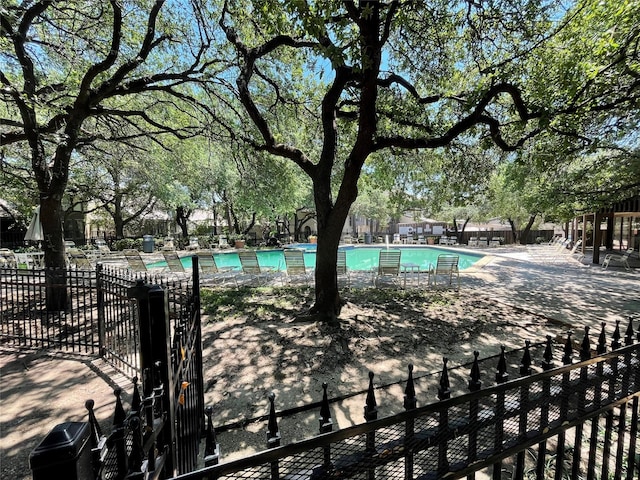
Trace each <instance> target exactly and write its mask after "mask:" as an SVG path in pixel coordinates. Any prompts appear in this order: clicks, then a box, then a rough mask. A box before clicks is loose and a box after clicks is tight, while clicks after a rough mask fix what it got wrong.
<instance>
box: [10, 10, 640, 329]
mask: <svg viewBox="0 0 640 480" xmlns="http://www.w3.org/2000/svg"><path fill="white" fill-rule="evenodd" d="M638 25H640V9H638V8H637V2H635V1H634V0H615V1H614V0H604V1H595V0H576V1H572V2H563V1H560V0H543V1H539V0H495V1H492V2H472V1H462V2H460V1H456V2H454V1H448V0H437V1H431V0H428V1H416V0H389V1H385V2H383V1H378V0H359V1H350V0H220V1H204V0H202V1H198V0H191V1H184V2H164V1H157V2H154V3H152V4H149V5H146V4H145V3H140V2H136V1H133V0H131V1H117V0H110V1H108V2H98V3H95V2H56V1H46V0H41V1H38V2H26V3H20V2H17V1H16V0H12V1H9V2H5V4H4V5H3V6H2V7H0V29H1V30H0V54H1V55H2V60H1V62H0V85H1V86H2V88H1V89H0V96H1V97H2V99H3V100H4V102H3V103H2V105H1V106H0V144H1V145H2V152H3V158H5V159H9V160H13V159H15V158H25V157H29V158H30V162H31V170H32V172H33V178H34V180H35V182H36V184H37V186H38V190H39V196H40V203H41V208H42V209H43V211H44V218H46V219H47V220H46V221H45V222H44V225H43V227H44V230H45V235H47V242H45V243H46V245H45V262H46V263H47V265H50V266H61V265H62V262H63V256H62V240H63V238H62V233H61V227H60V218H61V213H62V212H61V205H62V202H61V198H62V195H63V194H64V192H65V189H66V188H67V184H68V181H69V175H70V169H71V168H72V163H71V162H72V159H73V155H74V154H75V152H78V151H79V150H81V149H83V148H88V146H90V145H95V144H96V143H98V142H101V141H102V142H117V143H120V144H122V145H126V146H128V147H131V148H136V147H137V146H138V145H137V143H138V140H139V139H140V138H144V139H146V140H145V142H146V141H149V142H153V143H155V145H157V147H158V148H159V149H162V148H168V149H169V150H170V151H171V152H173V154H172V155H173V158H169V159H166V160H168V161H169V160H170V161H169V163H167V164H166V165H168V166H170V170H171V169H173V172H176V171H179V172H180V173H181V175H178V174H174V175H173V177H174V178H173V179H172V182H167V185H164V187H167V186H168V187H170V188H168V189H167V190H166V192H165V200H166V201H167V202H169V203H171V202H173V204H174V206H175V207H176V208H183V209H184V208H189V206H190V205H196V204H197V203H198V202H200V201H202V198H204V197H206V196H209V195H210V196H211V197H212V201H213V199H216V201H220V200H221V201H223V202H225V203H226V205H227V212H228V213H227V215H228V218H229V219H230V223H233V221H232V220H231V213H230V212H231V211H232V210H233V211H236V212H240V211H242V212H245V213H246V215H247V217H245V221H246V222H250V221H251V220H250V218H251V217H252V216H253V214H254V213H256V214H264V215H266V214H268V212H271V213H272V214H275V215H279V214H280V213H282V211H283V209H289V208H292V207H294V206H295V204H296V203H297V202H300V199H301V198H303V197H304V190H305V188H311V189H312V192H313V202H314V208H315V211H316V214H317V222H318V255H317V266H316V267H317V268H316V302H315V305H314V307H313V309H312V311H313V312H315V313H317V314H319V315H320V316H321V317H322V318H327V319H333V318H335V316H336V315H337V314H338V313H339V310H340V297H339V292H338V288H337V276H336V269H335V265H336V256H337V246H338V242H339V239H340V235H341V232H342V228H343V225H344V223H345V220H346V219H347V216H348V215H349V212H350V211H351V209H352V207H353V206H354V202H355V201H356V199H357V198H358V195H359V187H361V188H362V189H363V191H365V192H366V194H367V196H368V197H369V198H371V199H374V200H369V201H363V202H362V204H361V205H359V206H358V205H357V204H356V207H357V208H361V209H363V211H364V209H365V205H366V204H367V203H369V204H370V206H373V205H372V204H374V203H376V202H382V201H384V200H386V198H390V199H391V200H393V199H394V198H396V199H400V198H404V199H405V200H406V199H409V198H412V199H416V198H418V199H419V193H421V192H422V193H426V194H427V195H428V197H427V198H431V199H432V201H434V202H435V201H437V202H440V203H441V205H435V207H434V208H444V207H446V208H452V207H456V206H462V205H464V204H465V203H468V202H469V201H471V200H472V199H473V198H475V197H476V196H478V198H483V195H484V194H485V192H486V191H487V188H488V185H489V182H488V180H489V178H490V176H491V173H492V172H493V171H494V169H495V168H496V166H497V165H498V164H499V163H506V164H508V165H511V167H509V168H506V169H505V170H501V171H500V177H499V178H498V177H496V178H495V179H494V181H496V182H497V181H498V180H504V181H507V182H509V186H510V187H511V188H510V190H513V191H514V192H515V193H518V192H517V189H518V188H522V189H529V188H531V187H532V185H535V188H536V190H535V191H536V195H535V196H533V195H530V196H529V199H528V200H526V202H524V203H523V204H522V208H523V209H524V211H526V210H531V211H529V212H528V213H529V215H531V214H533V213H536V212H537V211H539V210H541V209H550V208H551V206H552V205H553V203H554V198H563V199H564V200H560V202H565V203H564V206H563V207H562V208H558V209H556V213H557V214H560V213H561V212H564V213H563V214H566V212H568V211H570V210H571V209H572V208H586V207H587V206H589V205H593V204H594V203H595V202H594V201H593V198H594V197H597V198H598V201H606V199H607V198H614V197H615V196H616V195H621V194H622V192H625V191H627V192H628V191H630V190H632V189H637V164H638V161H637V158H638V156H637V152H638V145H637V140H638V139H637V126H638V95H639V93H640V88H639V87H640V59H639V51H638V43H639V38H640V36H639V30H640V28H639V27H638ZM168 136H171V137H172V138H173V140H172V141H168V140H165V139H166V138H168ZM198 136H201V137H202V138H206V140H202V139H200V140H195V142H196V143H195V144H193V145H197V147H196V148H188V147H187V145H188V141H190V140H188V139H191V138H194V137H198ZM172 142H173V144H172V145H171V146H169V144H170V143H172ZM149 151H150V150H149ZM211 151H215V152H216V153H220V155H217V154H216V155H214V157H215V162H214V163H215V169H216V171H218V172H220V175H219V176H218V177H217V178H216V179H215V180H212V181H211V182H210V183H209V184H208V185H207V182H200V181H199V180H202V177H201V176H200V177H198V178H193V176H194V172H197V171H202V170H201V169H202V164H203V163H205V162H203V159H202V158H200V157H201V156H204V155H205V154H206V153H209V157H208V158H209V159H210V158H212V157H211V155H210V153H211ZM523 152H525V153H523ZM159 157H160V156H158V157H154V159H157V158H159ZM154 161H155V160H154ZM207 161H209V160H207ZM225 163H226V164H227V165H233V166H234V167H236V168H235V171H237V173H235V172H234V173H230V172H228V171H227V170H225V168H224V165H225ZM161 170H162V169H161ZM621 171H622V172H621ZM300 172H301V173H303V174H304V178H300V176H299V173H300ZM536 175H537V177H536ZM239 176H242V182H243V184H244V185H245V186H247V187H249V188H245V189H243V188H237V187H239V185H240V184H239V183H238V182H237V181H236V180H234V177H235V178H236V179H237V178H239ZM364 176H366V177H368V178H369V180H367V179H364V178H363V177H364ZM183 177H184V178H183ZM532 177H535V178H537V179H539V178H546V179H549V182H547V183H545V182H537V183H536V182H534V183H531V178H532ZM205 178H206V177H205ZM371 179H377V181H378V182H379V183H378V185H388V186H391V188H390V189H389V190H388V191H387V192H381V191H380V190H379V189H376V188H372V185H373V184H372V183H370V180H371ZM572 179H576V180H580V181H572ZM283 184H284V185H292V186H293V188H290V189H282V188H278V187H279V185H283ZM407 187H409V188H407ZM158 188H159V189H160V190H159V191H158V192H154V194H157V195H160V196H162V195H161V194H162V185H158ZM403 188H405V191H403ZM230 192H233V199H232V200H231V199H230V198H229V197H227V198H226V199H225V196H227V195H228V194H229V193H230ZM276 192H277V194H276ZM581 192H582V193H583V195H582V197H583V198H582V199H581V200H580V201H578V202H576V199H577V198H579V197H580V193H581ZM381 193H382V194H383V195H381ZM518 198H519V200H523V201H524V200H525V196H523V195H519V196H518ZM375 199H378V200H375ZM363 200H364V199H363ZM403 201H404V200H403ZM578 204H580V205H578ZM366 210H367V211H373V209H371V208H367V209H366ZM376 210H377V209H376ZM534 210H535V211H536V212H534ZM376 215H380V216H382V215H384V212H383V211H377V212H376Z"/></svg>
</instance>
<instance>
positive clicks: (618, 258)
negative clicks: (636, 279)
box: [602, 248, 635, 270]
mask: <svg viewBox="0 0 640 480" xmlns="http://www.w3.org/2000/svg"><path fill="white" fill-rule="evenodd" d="M634 251H635V250H634V249H633V248H629V249H627V251H626V252H624V254H623V255H617V254H615V253H608V254H607V255H605V257H604V260H603V261H602V268H603V269H605V270H606V269H607V267H608V266H609V264H610V263H611V262H616V263H620V264H621V265H622V266H623V267H624V269H625V270H631V267H630V266H629V257H630V256H631V254H632V253H633V252H634Z"/></svg>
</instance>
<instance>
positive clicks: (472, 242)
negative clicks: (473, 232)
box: [467, 237, 478, 247]
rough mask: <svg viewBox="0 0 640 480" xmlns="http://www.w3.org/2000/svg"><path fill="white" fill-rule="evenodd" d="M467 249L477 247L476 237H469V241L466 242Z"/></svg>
mask: <svg viewBox="0 0 640 480" xmlns="http://www.w3.org/2000/svg"><path fill="white" fill-rule="evenodd" d="M467 245H468V246H469V247H477V246H478V237H469V241H468V242H467Z"/></svg>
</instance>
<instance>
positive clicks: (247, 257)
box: [234, 250, 278, 286]
mask: <svg viewBox="0 0 640 480" xmlns="http://www.w3.org/2000/svg"><path fill="white" fill-rule="evenodd" d="M238 258H239V259H240V266H241V267H242V273H244V274H245V275H247V276H249V277H252V278H255V279H256V280H257V281H258V284H262V283H266V280H267V279H268V278H269V277H271V276H273V274H275V273H277V271H278V269H277V268H273V267H262V266H261V265H260V263H259V262H258V256H257V255H256V252H255V250H239V251H238ZM234 280H235V281H236V286H237V285H238V279H237V276H236V277H234Z"/></svg>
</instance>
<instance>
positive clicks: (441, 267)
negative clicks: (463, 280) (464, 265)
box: [428, 254, 460, 289]
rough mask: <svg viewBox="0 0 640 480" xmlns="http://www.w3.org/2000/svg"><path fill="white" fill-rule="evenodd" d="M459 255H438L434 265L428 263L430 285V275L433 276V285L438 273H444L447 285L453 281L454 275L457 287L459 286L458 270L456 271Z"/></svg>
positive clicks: (436, 281)
mask: <svg viewBox="0 0 640 480" xmlns="http://www.w3.org/2000/svg"><path fill="white" fill-rule="evenodd" d="M459 260H460V257H459V256H458V255H450V254H442V255H438V260H437V261H436V264H435V266H434V265H433V264H430V265H429V278H428V284H429V285H431V276H433V286H434V287H435V286H436V285H437V283H438V275H445V276H446V277H448V278H449V285H451V284H452V283H453V276H454V275H455V276H456V279H457V281H458V289H459V288H460V272H459V271H458V261H459Z"/></svg>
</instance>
